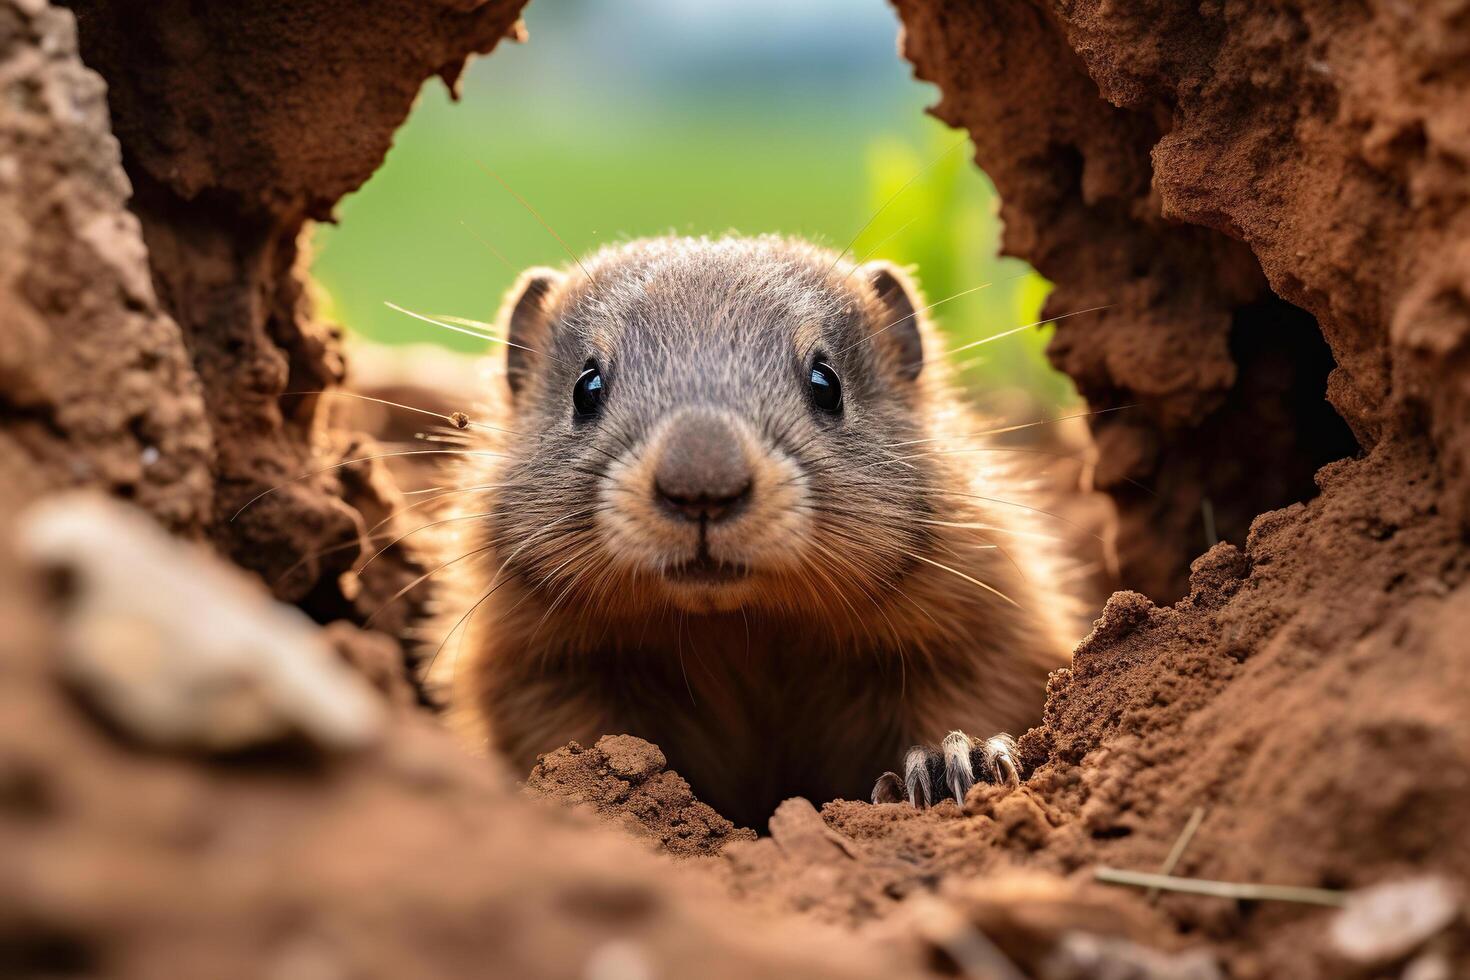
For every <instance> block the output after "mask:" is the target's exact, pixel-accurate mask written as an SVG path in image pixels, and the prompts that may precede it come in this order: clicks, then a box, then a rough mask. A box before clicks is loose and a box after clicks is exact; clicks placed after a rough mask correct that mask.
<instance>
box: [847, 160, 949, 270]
mask: <svg viewBox="0 0 1470 980" xmlns="http://www.w3.org/2000/svg"><path fill="white" fill-rule="evenodd" d="M969 140H970V138H969V137H968V136H967V137H965V138H964V139H962V140H960V141H958V142H957V143H955V144H954V145H953V146H951V147H950V148H949V149H947V150H945V151H944V152H943V153H941V154H939V156H937V157H935V158H934V159H933V160H930V161H929V162H928V163H926V164H924V166H922V167H920V168H919V169H918V170H916V171H914V175H913V176H912V177H910V178H909V179H908V180H906V181H904V182H903V186H902V187H900V188H899V189H898V190H896V191H894V192H893V193H892V194H891V195H890V196H889V198H888V200H886V201H884V202H883V204H882V206H881V207H879V208H878V210H876V211H874V212H873V216H872V217H871V218H869V219H868V220H867V221H865V222H863V226H862V227H861V228H859V229H858V230H857V234H856V235H853V236H852V241H850V242H848V243H847V247H846V248H844V249H843V250H842V251H840V252H838V253H837V258H836V259H834V260H833V261H832V268H831V269H828V270H827V272H828V274H829V275H830V274H831V273H832V272H833V271H835V270H836V268H837V266H838V265H839V264H840V263H841V262H842V257H843V256H844V255H846V254H847V253H848V252H850V251H852V247H853V246H854V245H856V244H857V240H858V239H859V238H862V237H863V233H864V232H865V231H867V230H868V229H869V228H871V227H872V226H873V222H875V221H877V220H878V218H879V216H881V215H882V214H883V212H884V211H887V210H888V206H889V205H890V204H892V203H893V202H894V201H896V200H898V199H899V197H900V196H902V194H903V192H904V191H906V190H908V189H909V188H910V187H912V186H913V184H914V181H916V180H918V179H919V178H920V177H922V176H924V174H926V173H928V172H929V171H930V170H933V169H934V168H935V167H936V166H938V165H939V162H940V161H941V160H943V159H944V158H945V157H947V156H949V155H950V154H951V153H953V152H954V151H955V150H958V149H959V148H960V147H962V146H964V145H965V144H966V143H968V142H969Z"/></svg>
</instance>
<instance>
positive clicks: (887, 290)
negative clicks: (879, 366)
mask: <svg viewBox="0 0 1470 980" xmlns="http://www.w3.org/2000/svg"><path fill="white" fill-rule="evenodd" d="M858 271H859V272H860V273H861V274H862V276H863V279H864V280H865V281H866V282H867V284H868V286H869V287H871V288H872V290H873V294H874V296H875V297H876V299H877V301H878V302H877V305H876V308H877V310H878V313H877V319H875V320H874V322H873V325H872V329H873V332H874V334H875V336H874V338H873V343H874V344H875V345H876V346H877V347H878V349H879V350H882V351H885V352H887V353H888V356H889V357H890V358H892V361H893V363H894V365H895V366H896V368H897V370H898V373H899V375H900V376H901V377H902V378H903V379H904V380H905V381H913V380H914V379H916V378H917V377H918V376H919V372H920V370H922V369H923V367H924V338H923V333H922V332H921V330H920V328H919V316H920V311H919V307H918V300H917V297H918V295H919V291H918V289H917V288H916V287H915V286H914V284H913V282H912V281H911V280H910V279H909V277H908V276H907V275H906V274H905V273H904V272H903V271H902V270H901V269H899V268H898V267H897V266H895V265H893V264H891V263H889V262H882V261H879V262H869V263H867V264H866V265H863V266H861V267H859V269H858Z"/></svg>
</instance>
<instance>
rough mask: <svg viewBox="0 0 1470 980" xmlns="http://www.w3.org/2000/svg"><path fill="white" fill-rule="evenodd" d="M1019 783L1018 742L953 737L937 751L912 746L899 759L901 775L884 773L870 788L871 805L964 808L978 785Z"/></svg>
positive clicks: (961, 734)
mask: <svg viewBox="0 0 1470 980" xmlns="http://www.w3.org/2000/svg"><path fill="white" fill-rule="evenodd" d="M1020 781H1021V776H1020V772H1019V770H1018V768H1017V766H1016V740H1015V739H1013V738H1011V736H1009V735H995V736H992V737H991V738H986V739H978V738H971V737H970V736H968V735H966V734H965V733H964V732H960V731H954V732H950V733H949V734H948V735H946V736H944V741H942V742H940V743H939V747H938V748H934V747H933V746H929V745H915V746H914V747H913V748H911V749H909V750H908V752H907V753H906V754H905V755H904V758H903V775H902V776H900V775H899V774H898V773H896V772H885V773H884V774H883V775H882V776H879V777H878V782H877V783H875V784H874V785H873V802H874V803H902V802H903V801H904V800H907V801H908V802H909V803H911V804H913V805H914V806H917V807H926V806H932V805H933V804H935V803H938V802H939V801H940V800H944V799H953V800H955V801H956V802H958V803H964V802H965V794H966V793H968V792H969V791H970V787H971V786H973V785H975V784H976V783H977V782H978V783H994V784H996V785H1002V784H1004V785H1011V786H1015V785H1017V784H1018V783H1020Z"/></svg>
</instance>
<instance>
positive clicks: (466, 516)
mask: <svg viewBox="0 0 1470 980" xmlns="http://www.w3.org/2000/svg"><path fill="white" fill-rule="evenodd" d="M494 516H495V514H494V513H493V512H492V513H485V514H461V515H459V516H458V517H446V518H444V519H443V520H438V521H430V522H429V523H427V524H420V525H419V526H418V527H416V528H414V529H413V530H411V531H404V532H403V533H402V534H400V535H399V536H398V537H396V538H394V539H393V540H392V541H389V542H388V543H387V544H385V545H383V547H381V548H379V549H378V550H377V551H375V552H373V553H372V555H371V556H370V557H369V558H368V560H367V561H365V562H363V563H362V564H361V565H358V566H357V569H356V571H357V572H358V573H359V574H361V573H362V572H363V571H364V570H366V569H367V567H368V566H369V565H371V564H372V563H373V561H374V560H375V559H377V557H378V556H379V555H381V554H382V553H383V552H385V551H387V550H388V549H389V548H391V547H393V546H394V545H396V544H400V543H401V542H403V541H404V540H405V539H406V538H409V537H412V536H413V535H415V534H418V533H419V532H420V531H427V530H428V529H429V528H431V527H439V526H440V525H441V524H453V523H455V522H456V521H471V520H474V519H476V518H485V517H494Z"/></svg>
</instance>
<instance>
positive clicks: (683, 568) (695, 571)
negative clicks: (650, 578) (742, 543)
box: [664, 554, 750, 585]
mask: <svg viewBox="0 0 1470 980" xmlns="http://www.w3.org/2000/svg"><path fill="white" fill-rule="evenodd" d="M749 574H750V568H749V567H747V566H745V565H741V564H737V563H731V562H724V561H719V560H717V559H715V558H712V557H710V556H709V555H704V554H702V555H700V556H699V557H697V558H691V559H690V560H689V561H686V562H680V563H679V564H677V565H670V566H669V567H668V568H665V569H664V578H665V579H668V580H669V581H671V582H687V583H691V584H696V585H720V584H723V583H726V582H736V581H739V580H740V579H743V578H745V577H746V576H747V575H749Z"/></svg>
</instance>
